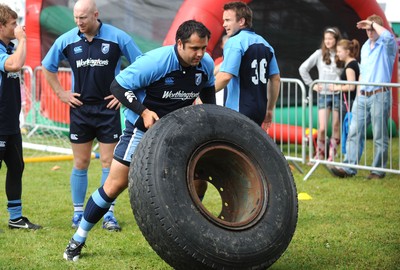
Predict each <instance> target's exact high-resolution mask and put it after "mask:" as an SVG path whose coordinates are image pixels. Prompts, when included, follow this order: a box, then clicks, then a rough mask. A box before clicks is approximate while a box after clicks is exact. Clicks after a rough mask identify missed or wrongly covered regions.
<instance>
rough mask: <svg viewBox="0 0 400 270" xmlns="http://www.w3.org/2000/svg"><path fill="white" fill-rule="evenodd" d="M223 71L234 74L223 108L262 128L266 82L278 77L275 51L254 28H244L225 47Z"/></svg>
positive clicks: (265, 100) (226, 89) (227, 89)
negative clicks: (270, 78)
mask: <svg viewBox="0 0 400 270" xmlns="http://www.w3.org/2000/svg"><path fill="white" fill-rule="evenodd" d="M220 71H222V72H227V73H230V74H232V75H233V77H232V79H231V80H230V82H229V83H228V85H227V87H226V88H225V96H224V105H225V106H226V107H228V108H231V109H233V110H235V111H238V112H240V113H242V114H244V115H246V116H248V117H249V118H250V119H252V120H253V121H255V122H256V123H257V124H259V125H261V123H262V121H263V120H264V117H265V114H266V109H267V83H268V78H269V77H270V76H271V75H274V74H279V67H278V63H277V61H276V58H275V52H274V49H273V48H272V47H271V45H270V44H269V43H268V42H267V41H266V40H265V39H264V38H262V37H261V36H260V35H257V34H256V33H254V31H253V30H251V29H242V30H241V31H239V32H238V33H236V34H235V35H233V36H231V37H230V38H229V39H228V40H227V42H226V43H225V45H224V50H223V61H222V64H221V68H220Z"/></svg>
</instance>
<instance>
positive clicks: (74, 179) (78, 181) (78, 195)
mask: <svg viewBox="0 0 400 270" xmlns="http://www.w3.org/2000/svg"><path fill="white" fill-rule="evenodd" d="M87 172H88V170H87V169H84V170H78V169H76V168H72V173H71V194H72V203H73V204H74V215H75V214H82V212H83V204H84V202H85V196H86V192H87V187H88V175H87Z"/></svg>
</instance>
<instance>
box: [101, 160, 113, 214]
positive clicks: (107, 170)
mask: <svg viewBox="0 0 400 270" xmlns="http://www.w3.org/2000/svg"><path fill="white" fill-rule="evenodd" d="M109 173H110V168H103V169H102V170H101V185H104V182H106V179H107V177H108V174H109ZM114 205H115V201H114V202H113V203H112V204H111V206H110V209H109V210H108V212H107V213H106V214H105V215H104V218H106V217H112V216H114Z"/></svg>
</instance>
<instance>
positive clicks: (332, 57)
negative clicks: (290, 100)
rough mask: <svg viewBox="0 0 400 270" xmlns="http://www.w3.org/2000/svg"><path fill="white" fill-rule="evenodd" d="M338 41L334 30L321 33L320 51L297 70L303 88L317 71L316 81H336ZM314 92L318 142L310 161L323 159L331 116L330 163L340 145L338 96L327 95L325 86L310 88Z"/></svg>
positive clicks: (338, 74)
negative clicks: (316, 93) (316, 107)
mask: <svg viewBox="0 0 400 270" xmlns="http://www.w3.org/2000/svg"><path fill="white" fill-rule="evenodd" d="M341 38H342V35H341V33H340V31H339V29H338V28H337V27H328V28H326V29H325V30H324V33H323V38H322V42H321V47H320V49H318V50H316V51H315V52H314V53H313V54H312V55H311V56H310V57H309V58H308V59H307V60H306V61H304V62H303V63H302V64H301V66H300V67H299V73H300V76H301V78H302V79H303V81H304V83H305V84H306V85H309V86H311V84H312V82H313V79H312V78H311V75H310V70H311V69H312V68H314V67H316V68H317V70H318V79H319V80H338V79H339V76H340V74H341V73H342V70H343V62H342V61H340V60H339V58H338V57H337V55H336V44H337V42H338V41H339V40H340V39H341ZM313 90H314V91H317V92H318V95H317V97H318V139H317V149H316V154H315V157H314V159H325V157H326V153H325V150H326V141H325V140H326V138H327V129H328V127H327V126H328V121H329V118H330V115H331V112H332V135H331V139H330V143H329V155H328V160H333V158H334V156H335V155H336V151H337V150H336V149H337V147H338V145H339V144H340V111H339V110H340V104H341V103H340V93H339V92H332V91H329V87H328V84H321V83H318V84H314V87H313Z"/></svg>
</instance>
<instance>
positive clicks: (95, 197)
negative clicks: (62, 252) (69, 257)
mask: <svg viewBox="0 0 400 270" xmlns="http://www.w3.org/2000/svg"><path fill="white" fill-rule="evenodd" d="M113 201H114V200H113V199H111V198H109V197H108V196H107V194H106V193H105V192H104V189H103V186H101V187H100V188H99V189H98V190H96V191H95V192H93V194H92V196H90V198H89V200H88V202H87V204H86V207H85V212H84V213H83V218H82V220H81V223H80V224H79V228H78V230H77V231H76V233H75V234H74V236H73V239H74V240H75V241H78V242H81V243H83V242H85V241H86V238H87V234H88V232H89V231H90V230H91V229H92V228H93V226H94V225H95V224H96V223H97V222H98V221H99V220H100V219H101V217H102V216H104V214H105V213H106V212H107V211H108V209H109V208H110V206H111V203H112V202H113Z"/></svg>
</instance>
